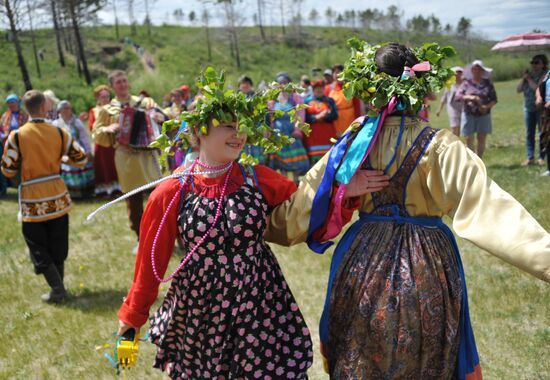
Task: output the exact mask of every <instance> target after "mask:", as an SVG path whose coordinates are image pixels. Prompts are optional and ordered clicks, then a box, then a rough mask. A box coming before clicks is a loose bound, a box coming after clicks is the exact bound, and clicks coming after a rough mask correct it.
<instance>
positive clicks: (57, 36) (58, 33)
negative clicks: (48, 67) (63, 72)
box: [50, 0, 65, 67]
mask: <svg viewBox="0 0 550 380" xmlns="http://www.w3.org/2000/svg"><path fill="white" fill-rule="evenodd" d="M50 6H51V8H52V19H53V28H54V30H55V44H56V45H57V55H58V56H59V64H60V65H61V67H65V56H64V55H63V47H62V46H61V31H60V30H59V23H58V21H57V11H56V9H55V1H54V0H50Z"/></svg>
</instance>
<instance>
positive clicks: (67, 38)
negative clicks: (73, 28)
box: [61, 14, 74, 55]
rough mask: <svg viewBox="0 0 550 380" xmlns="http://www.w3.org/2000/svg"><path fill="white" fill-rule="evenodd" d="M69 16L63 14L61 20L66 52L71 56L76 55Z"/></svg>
mask: <svg viewBox="0 0 550 380" xmlns="http://www.w3.org/2000/svg"><path fill="white" fill-rule="evenodd" d="M68 24H69V23H68V20H67V15H66V14H63V19H62V20H61V25H62V27H61V33H62V34H63V43H64V44H65V50H66V51H68V52H69V53H70V54H72V55H74V50H73V44H72V33H71V32H70V30H69V26H68Z"/></svg>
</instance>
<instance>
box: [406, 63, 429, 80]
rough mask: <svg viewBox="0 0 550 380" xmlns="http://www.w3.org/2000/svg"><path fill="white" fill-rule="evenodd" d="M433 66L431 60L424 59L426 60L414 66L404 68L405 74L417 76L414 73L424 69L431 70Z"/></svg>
mask: <svg viewBox="0 0 550 380" xmlns="http://www.w3.org/2000/svg"><path fill="white" fill-rule="evenodd" d="M431 68H432V66H431V65H430V62H428V61H424V62H420V63H417V64H416V65H414V66H413V67H408V66H405V67H404V69H403V75H404V76H410V77H414V76H415V75H414V73H416V72H422V71H429V70H430V69H431Z"/></svg>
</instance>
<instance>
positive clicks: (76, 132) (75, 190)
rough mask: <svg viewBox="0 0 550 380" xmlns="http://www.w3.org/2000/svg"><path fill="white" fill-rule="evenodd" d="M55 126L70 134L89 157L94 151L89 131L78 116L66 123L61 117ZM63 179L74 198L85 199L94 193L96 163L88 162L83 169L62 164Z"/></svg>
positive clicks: (55, 122) (54, 123)
mask: <svg viewBox="0 0 550 380" xmlns="http://www.w3.org/2000/svg"><path fill="white" fill-rule="evenodd" d="M53 125H54V126H56V127H59V128H62V129H64V130H66V131H67V132H69V134H70V135H71V137H72V139H73V140H74V141H76V142H78V144H79V145H80V146H81V147H82V148H83V149H84V152H86V154H87V155H90V153H91V151H92V145H91V142H90V136H89V134H88V131H87V130H86V128H85V127H84V125H83V124H82V122H81V121H80V119H78V118H77V117H76V116H74V115H72V117H71V118H70V120H68V121H65V120H64V119H63V118H62V117H61V115H60V116H59V118H58V119H57V120H55V121H54V122H53ZM61 178H62V179H63V181H64V182H65V185H66V186H67V189H68V190H69V193H70V194H71V197H72V198H84V197H89V196H91V195H93V193H94V161H93V160H88V162H86V165H85V166H84V167H83V168H79V167H76V166H72V165H68V164H64V163H62V164H61Z"/></svg>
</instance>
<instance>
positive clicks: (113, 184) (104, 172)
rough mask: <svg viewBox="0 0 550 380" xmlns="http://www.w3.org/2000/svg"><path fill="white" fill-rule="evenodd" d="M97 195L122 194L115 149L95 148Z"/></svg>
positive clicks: (99, 146)
mask: <svg viewBox="0 0 550 380" xmlns="http://www.w3.org/2000/svg"><path fill="white" fill-rule="evenodd" d="M94 166H95V193H96V194H107V195H110V194H112V193H114V192H120V186H119V184H118V176H117V172H116V168H115V149H114V148H113V147H108V148H106V147H103V146H101V145H97V144H96V146H95V150H94Z"/></svg>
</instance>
